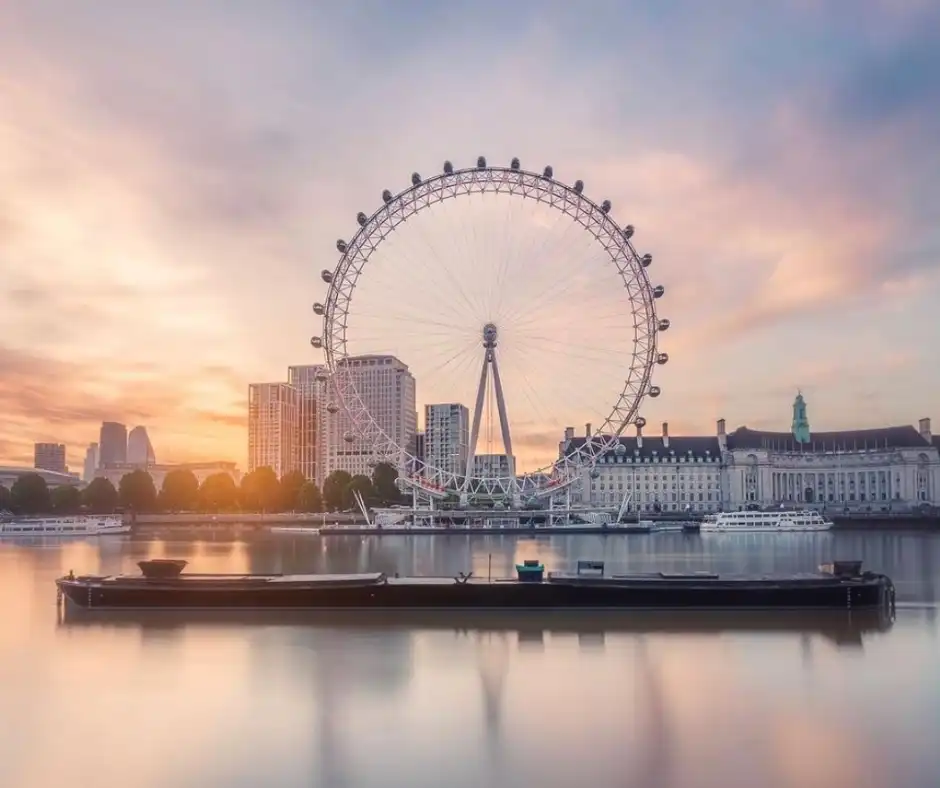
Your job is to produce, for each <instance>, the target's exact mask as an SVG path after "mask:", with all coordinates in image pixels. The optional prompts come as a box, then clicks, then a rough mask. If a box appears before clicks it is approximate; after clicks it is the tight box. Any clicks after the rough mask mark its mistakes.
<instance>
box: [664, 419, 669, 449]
mask: <svg viewBox="0 0 940 788" xmlns="http://www.w3.org/2000/svg"><path fill="white" fill-rule="evenodd" d="M663 448H664V449H668V448H669V422H668V421H664V422H663Z"/></svg>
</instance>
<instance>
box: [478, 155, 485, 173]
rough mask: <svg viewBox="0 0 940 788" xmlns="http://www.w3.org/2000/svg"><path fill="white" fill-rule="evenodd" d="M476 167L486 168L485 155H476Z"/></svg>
mask: <svg viewBox="0 0 940 788" xmlns="http://www.w3.org/2000/svg"><path fill="white" fill-rule="evenodd" d="M477 169H478V170H485V169H486V156H477Z"/></svg>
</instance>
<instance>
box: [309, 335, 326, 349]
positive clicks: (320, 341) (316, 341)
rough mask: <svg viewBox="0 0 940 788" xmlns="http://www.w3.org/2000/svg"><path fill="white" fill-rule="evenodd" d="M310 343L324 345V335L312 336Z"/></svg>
mask: <svg viewBox="0 0 940 788" xmlns="http://www.w3.org/2000/svg"><path fill="white" fill-rule="evenodd" d="M310 344H311V345H313V346H314V347H315V348H321V347H323V337H310Z"/></svg>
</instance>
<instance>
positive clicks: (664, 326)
mask: <svg viewBox="0 0 940 788" xmlns="http://www.w3.org/2000/svg"><path fill="white" fill-rule="evenodd" d="M668 328H669V318H667V317H664V318H663V319H662V320H660V321H659V330H660V331H665V330H667V329H668Z"/></svg>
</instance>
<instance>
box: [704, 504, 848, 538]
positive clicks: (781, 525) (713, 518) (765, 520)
mask: <svg viewBox="0 0 940 788" xmlns="http://www.w3.org/2000/svg"><path fill="white" fill-rule="evenodd" d="M830 528H832V521H831V520H827V519H825V518H824V517H823V516H822V515H821V514H820V513H819V512H817V511H815V510H812V509H804V510H799V511H792V510H786V509H780V510H777V511H766V512H750V511H748V512H718V513H717V514H709V515H706V516H705V519H704V520H703V521H702V533H706V532H708V531H722V532H726V531H746V532H747V533H754V532H756V531H828V530H829V529H830Z"/></svg>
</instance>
